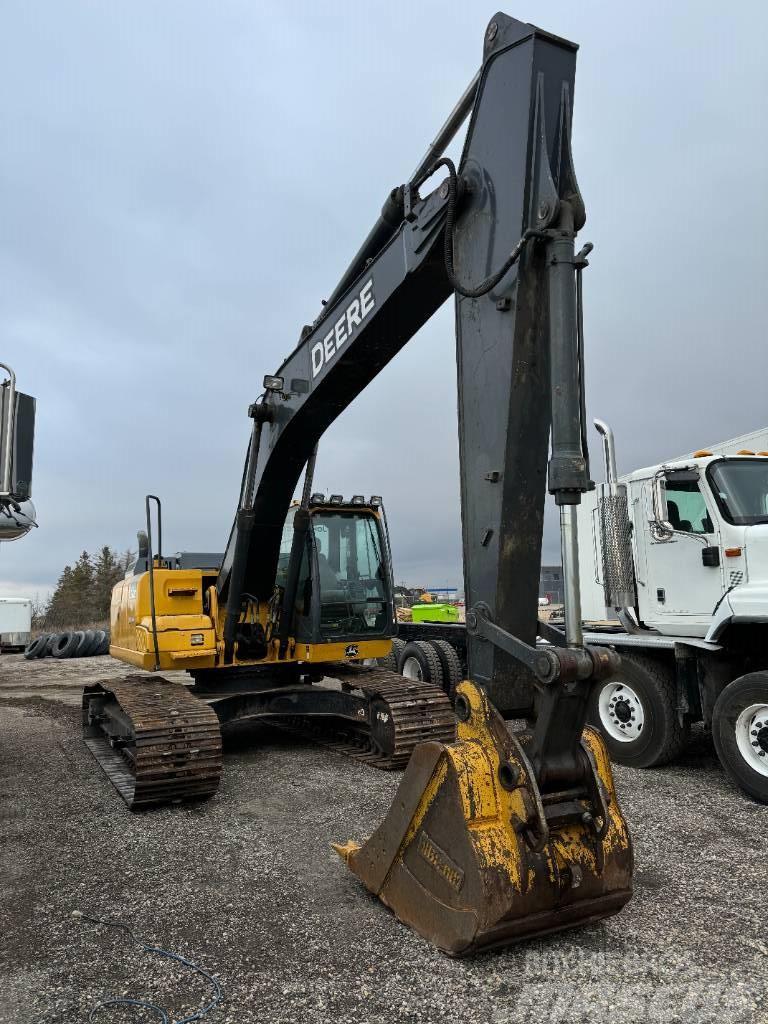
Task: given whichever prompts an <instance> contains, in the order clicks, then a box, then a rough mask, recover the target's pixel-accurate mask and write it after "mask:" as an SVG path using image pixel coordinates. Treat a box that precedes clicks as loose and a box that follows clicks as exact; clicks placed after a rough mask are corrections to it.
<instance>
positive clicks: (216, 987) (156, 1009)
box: [72, 910, 224, 1024]
mask: <svg viewBox="0 0 768 1024" xmlns="http://www.w3.org/2000/svg"><path fill="white" fill-rule="evenodd" d="M72 916H73V917H79V918H82V920H83V921H90V922H92V923H93V924H103V925H106V926H107V927H108V928H119V929H120V930H121V931H124V932H127V934H128V935H129V936H130V938H131V941H133V942H135V943H136V945H137V946H141V948H142V950H143V951H144V952H145V953H157V955H158V956H162V957H165V958H166V960H174V961H175V962H176V963H179V964H182V966H184V967H189V969H190V970H192V971H194V972H195V973H196V974H199V975H201V977H203V978H205V980H206V981H207V982H208V983H209V984H210V986H211V987H212V989H213V999H212V1000H211V1001H210V1002H209V1003H207V1004H206V1005H205V1006H203V1007H202V1008H201V1009H200V1010H196V1011H195V1012H194V1013H192V1014H190V1016H189V1017H182V1018H181V1019H180V1020H177V1021H173V1022H171V1019H170V1017H169V1016H168V1014H167V1013H166V1011H165V1010H164V1009H163V1008H162V1007H161V1006H157V1005H156V1004H155V1003H149V1002H145V1001H143V1000H141V999H127V998H124V997H118V996H116V997H114V998H113V999H104V1000H102V1002H100V1003H97V1004H96V1005H95V1006H94V1008H93V1009H92V1010H91V1012H90V1015H89V1017H88V1020H89V1021H92V1020H93V1019H94V1015H95V1014H96V1013H98V1011H99V1010H103V1009H106V1008H107V1007H110V1006H136V1007H141V1008H142V1009H145V1010H149V1011H150V1012H151V1013H153V1014H154V1015H155V1017H156V1018H157V1020H159V1021H160V1024H192V1022H193V1021H196V1020H202V1019H203V1017H205V1016H206V1015H207V1014H208V1013H210V1011H211V1010H213V1009H215V1008H216V1007H217V1006H218V1005H219V1003H220V1002H221V1000H222V999H223V998H224V992H223V991H222V988H221V985H220V984H219V982H218V981H217V980H216V978H214V977H213V975H212V974H209V973H208V971H205V970H203V968H202V967H198V966H197V964H193V963H192V961H191V960H187V958H186V957H184V956H181V955H180V954H179V953H170V952H169V951H168V950H167V949H160V947H159V946H150V945H148V943H146V942H143V941H142V940H141V939H139V938H137V937H136V935H135V934H134V933H133V931H132V930H131V929H130V928H129V927H128V925H127V924H123V923H122V921H109V920H107V919H106V918H103V917H92V916H91V915H90V914H84V913H82V911H80V910H74V911H73V912H72Z"/></svg>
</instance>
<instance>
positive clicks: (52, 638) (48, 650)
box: [40, 633, 59, 658]
mask: <svg viewBox="0 0 768 1024" xmlns="http://www.w3.org/2000/svg"><path fill="white" fill-rule="evenodd" d="M58 639H59V634H58V633H49V634H48V643H47V644H46V645H45V652H44V653H43V654H41V655H40V657H41V658H50V657H51V655H52V654H53V645H54V644H55V643H56V641H57V640H58Z"/></svg>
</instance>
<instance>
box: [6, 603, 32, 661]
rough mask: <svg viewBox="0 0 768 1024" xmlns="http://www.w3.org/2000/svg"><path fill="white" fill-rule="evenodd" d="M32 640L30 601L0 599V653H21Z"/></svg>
mask: <svg viewBox="0 0 768 1024" xmlns="http://www.w3.org/2000/svg"><path fill="white" fill-rule="evenodd" d="M31 639H32V599H31V598H30V597H0V653H2V654H6V653H10V652H12V651H21V650H23V649H24V648H25V647H26V646H27V644H28V643H29V642H30V640H31Z"/></svg>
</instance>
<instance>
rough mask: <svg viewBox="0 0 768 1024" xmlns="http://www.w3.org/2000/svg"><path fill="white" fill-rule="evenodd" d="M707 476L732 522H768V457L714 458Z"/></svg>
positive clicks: (742, 524)
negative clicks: (718, 459)
mask: <svg viewBox="0 0 768 1024" xmlns="http://www.w3.org/2000/svg"><path fill="white" fill-rule="evenodd" d="M708 476H709V481H710V484H711V485H712V490H713V492H714V495H715V499H716V500H717V504H718V505H719V506H720V511H721V512H722V514H723V516H724V518H725V519H726V520H727V521H728V522H729V523H733V524H734V525H735V526H752V525H753V524H755V523H768V458H760V459H744V458H741V459H738V460H736V459H724V460H723V461H722V462H713V463H712V464H711V465H710V467H709V470H708Z"/></svg>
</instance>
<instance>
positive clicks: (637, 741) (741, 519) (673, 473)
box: [578, 420, 768, 803]
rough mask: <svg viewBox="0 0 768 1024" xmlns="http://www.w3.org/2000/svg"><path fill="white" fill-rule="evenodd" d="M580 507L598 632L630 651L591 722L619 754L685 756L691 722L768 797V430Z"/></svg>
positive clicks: (654, 469)
mask: <svg viewBox="0 0 768 1024" xmlns="http://www.w3.org/2000/svg"><path fill="white" fill-rule="evenodd" d="M595 425H596V427H597V429H598V431H599V432H600V433H601V435H602V436H603V443H604V447H605V456H606V458H605V461H606V482H605V483H604V484H598V486H597V488H596V490H595V491H594V492H592V493H591V494H589V495H587V496H586V500H585V501H584V503H583V504H582V506H581V507H580V509H579V515H578V534H579V559H580V563H581V570H582V572H581V595H582V607H583V610H584V618H585V621H586V628H587V632H586V633H585V636H586V637H587V639H588V640H591V641H592V642H600V643H610V644H611V646H613V647H614V648H615V649H616V650H617V651H618V652H619V653H620V654H621V659H622V665H621V670H620V672H619V673H618V674H617V676H616V678H614V679H611V680H608V681H604V682H603V683H601V684H600V686H599V687H597V688H596V690H595V693H594V694H593V698H592V702H591V705H590V719H591V721H593V722H594V724H595V725H597V726H598V727H599V728H600V729H601V731H602V732H603V734H604V736H605V738H606V741H607V743H608V747H609V750H610V753H611V756H612V757H613V758H614V759H615V760H616V761H618V762H620V763H621V764H626V765H631V766H634V767H641V768H646V767H651V766H652V765H658V764H663V763H665V762H666V761H670V760H673V759H674V757H675V756H676V755H677V754H678V753H679V752H680V751H681V750H682V749H683V747H684V745H685V742H686V738H687V735H688V727H689V726H690V724H691V723H692V722H696V721H699V720H701V721H703V722H704V725H705V727H707V728H711V730H712V734H713V738H714V742H715V748H716V750H717V753H718V756H719V758H720V761H721V763H722V765H723V767H724V768H725V770H726V773H727V774H728V775H729V776H730V778H731V779H732V780H733V781H734V782H736V783H737V784H738V785H739V786H741V787H742V789H744V790H745V791H746V792H747V793H749V794H750V795H751V796H752V797H754V798H755V799H757V800H759V801H761V802H763V803H768V430H761V431H755V432H754V433H753V434H750V435H745V436H742V437H740V438H736V439H734V440H733V441H726V442H722V443H720V444H717V445H714V446H712V447H711V448H707V449H701V450H698V451H695V452H692V453H690V454H689V455H684V456H681V457H679V458H676V459H672V460H669V461H666V462H662V463H659V464H658V465H655V466H647V467H646V468H644V469H638V470H636V471H635V472H633V473H629V474H627V475H626V476H623V477H619V476H618V475H617V473H616V458H615V450H614V444H613V434H612V431H611V430H610V428H609V427H608V425H607V424H605V423H603V422H602V421H600V420H598V421H596V422H595Z"/></svg>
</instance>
